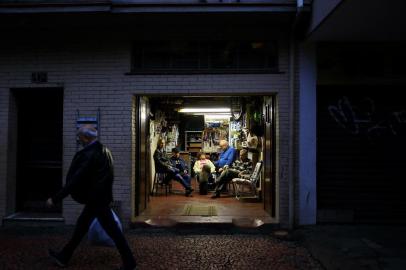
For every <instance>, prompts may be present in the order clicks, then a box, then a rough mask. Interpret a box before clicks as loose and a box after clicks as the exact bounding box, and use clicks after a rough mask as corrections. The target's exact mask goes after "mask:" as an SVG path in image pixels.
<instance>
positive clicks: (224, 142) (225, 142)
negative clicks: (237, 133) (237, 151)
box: [219, 140, 228, 146]
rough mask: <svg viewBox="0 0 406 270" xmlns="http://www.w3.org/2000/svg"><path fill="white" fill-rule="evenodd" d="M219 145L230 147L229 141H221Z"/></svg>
mask: <svg viewBox="0 0 406 270" xmlns="http://www.w3.org/2000/svg"><path fill="white" fill-rule="evenodd" d="M219 144H223V145H227V146H228V141H226V140H221V141H220V143H219Z"/></svg>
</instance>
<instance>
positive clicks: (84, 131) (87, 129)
mask: <svg viewBox="0 0 406 270" xmlns="http://www.w3.org/2000/svg"><path fill="white" fill-rule="evenodd" d="M77 135H78V136H79V135H82V136H84V137H87V138H97V130H96V129H95V128H94V127H93V126H91V125H84V126H82V127H80V128H79V130H78V133H77Z"/></svg>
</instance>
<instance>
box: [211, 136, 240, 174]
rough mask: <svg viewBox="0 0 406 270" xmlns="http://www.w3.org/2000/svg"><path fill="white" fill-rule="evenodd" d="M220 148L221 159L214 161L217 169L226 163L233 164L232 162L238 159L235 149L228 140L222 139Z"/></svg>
mask: <svg viewBox="0 0 406 270" xmlns="http://www.w3.org/2000/svg"><path fill="white" fill-rule="evenodd" d="M220 148H221V150H222V151H221V153H220V156H219V159H218V160H217V161H216V162H214V166H216V168H217V169H221V168H223V167H224V166H226V165H227V166H231V164H232V163H233V162H234V160H235V159H236V151H235V149H234V148H233V147H231V146H229V145H228V142H227V141H226V140H221V141H220Z"/></svg>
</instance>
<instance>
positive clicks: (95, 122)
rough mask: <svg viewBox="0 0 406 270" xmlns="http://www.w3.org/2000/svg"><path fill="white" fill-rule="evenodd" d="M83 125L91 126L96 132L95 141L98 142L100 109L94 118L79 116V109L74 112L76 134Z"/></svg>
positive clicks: (77, 145)
mask: <svg viewBox="0 0 406 270" xmlns="http://www.w3.org/2000/svg"><path fill="white" fill-rule="evenodd" d="M84 125H92V126H93V127H94V128H95V129H96V130H97V139H98V140H99V141H100V108H98V109H97V115H96V116H80V112H79V109H78V110H76V132H77V131H78V130H79V128H81V127H82V126H84ZM79 145H80V143H79V140H78V138H76V151H78V150H79Z"/></svg>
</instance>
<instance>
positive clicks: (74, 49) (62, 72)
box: [0, 33, 289, 226]
mask: <svg viewBox="0 0 406 270" xmlns="http://www.w3.org/2000/svg"><path fill="white" fill-rule="evenodd" d="M93 35H94V36H81V37H74V36H70V38H69V39H66V40H64V41H58V42H56V41H53V42H46V41H47V39H46V38H42V39H38V40H36V41H32V40H30V41H25V42H20V41H24V40H19V42H15V43H14V42H11V41H9V42H8V43H5V44H3V45H0V46H2V48H1V50H0V60H1V61H0V98H1V99H0V125H1V127H2V129H0V143H1V144H0V216H4V214H5V208H6V205H5V204H6V203H5V194H6V182H7V180H6V179H7V176H6V164H7V145H8V144H9V143H10V141H9V137H8V135H7V131H8V129H7V127H8V121H9V117H8V112H9V92H10V88H14V87H38V86H40V87H54V86H60V87H63V89H64V110H63V112H64V116H63V117H64V119H63V120H64V123H63V150H64V151H63V175H64V176H65V175H66V173H67V169H68V167H69V164H70V161H71V159H72V157H73V155H74V153H75V151H76V144H75V120H76V111H77V110H80V114H81V115H82V116H94V115H96V113H97V109H98V108H100V111H101V120H100V121H101V123H100V129H101V130H100V132H101V141H102V142H103V143H104V144H106V145H107V146H108V147H109V148H110V149H111V150H112V153H113V156H114V159H115V166H116V179H115V183H114V196H115V200H119V201H121V207H122V209H121V214H122V217H123V218H124V223H127V222H128V221H129V219H130V217H131V211H132V210H131V209H132V208H131V205H132V203H133V201H132V198H131V190H132V180H133V179H134V176H135V173H134V170H135V167H134V151H135V148H134V141H135V136H136V135H135V134H134V124H135V122H134V121H135V119H134V117H133V114H134V111H133V110H134V108H133V105H134V100H133V96H134V95H135V94H155V93H159V94H173V93H179V94H182V93H185V94H187V93H192V94H209V93H212V94H219V93H222V94H230V95H231V94H236V93H244V94H248V95H249V93H257V92H264V93H265V92H266V93H269V94H277V110H278V111H277V121H278V122H277V134H276V140H277V159H278V161H277V164H278V168H277V175H278V178H279V179H277V181H279V182H278V184H277V187H278V188H279V190H277V193H279V197H278V198H279V201H278V205H279V209H278V211H279V215H280V223H281V224H282V225H283V226H286V225H287V222H288V220H287V217H288V212H287V210H288V197H287V196H288V185H287V184H288V175H287V167H288V165H287V162H288V158H289V153H288V143H289V138H288V135H289V119H288V110H289V92H288V87H289V81H288V78H289V77H288V47H287V42H286V41H285V39H284V38H283V35H281V38H280V51H279V52H280V71H282V73H281V74H257V75H248V74H243V75H148V76H147V75H125V73H126V72H128V71H129V68H130V59H131V51H130V48H131V42H130V40H129V38H127V35H122V36H118V37H117V36H115V38H109V36H105V35H98V34H95V33H94V34H93ZM129 36H130V35H129ZM33 71H47V72H48V79H49V82H48V83H46V84H41V85H34V84H32V83H31V82H30V78H31V77H30V74H31V72H33ZM80 210H81V206H80V205H78V204H76V203H75V202H74V201H72V200H71V199H69V198H68V199H66V200H65V201H64V204H63V215H64V217H65V219H66V223H67V224H72V223H74V222H75V220H76V218H77V216H78V214H79V212H80Z"/></svg>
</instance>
